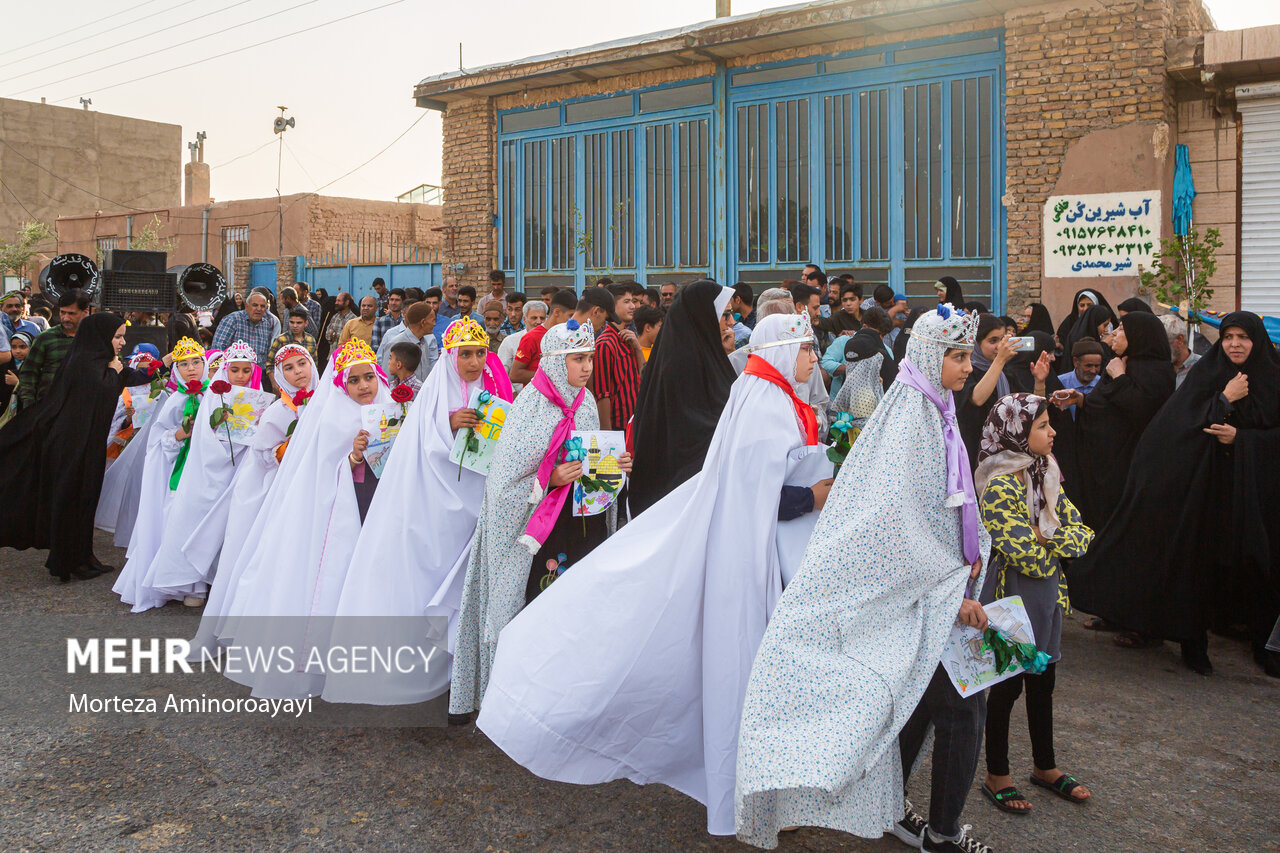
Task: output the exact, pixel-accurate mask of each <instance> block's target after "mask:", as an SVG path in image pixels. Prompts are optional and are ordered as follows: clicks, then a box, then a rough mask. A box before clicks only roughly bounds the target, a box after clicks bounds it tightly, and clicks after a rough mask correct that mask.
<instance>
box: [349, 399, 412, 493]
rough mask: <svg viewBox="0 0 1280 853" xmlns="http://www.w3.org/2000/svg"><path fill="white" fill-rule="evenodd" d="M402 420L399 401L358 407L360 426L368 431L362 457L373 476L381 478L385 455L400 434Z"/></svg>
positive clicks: (385, 460)
mask: <svg viewBox="0 0 1280 853" xmlns="http://www.w3.org/2000/svg"><path fill="white" fill-rule="evenodd" d="M403 422H404V412H403V411H402V410H401V408H400V404H399V403H388V404H387V405H385V406H383V405H378V404H377V403H375V404H373V405H369V406H361V407H360V428H361V429H363V430H364V431H365V432H367V433H369V446H368V447H367V448H365V451H364V459H365V461H366V462H368V463H369V470H371V471H372V472H373V476H375V477H378V478H379V479H381V477H382V471H383V469H385V468H386V467H387V457H388V456H390V455H391V447H392V445H394V444H395V443H396V437H397V436H399V435H400V425H401V424H402V423H403Z"/></svg>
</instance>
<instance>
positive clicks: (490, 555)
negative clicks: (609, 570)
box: [449, 324, 616, 714]
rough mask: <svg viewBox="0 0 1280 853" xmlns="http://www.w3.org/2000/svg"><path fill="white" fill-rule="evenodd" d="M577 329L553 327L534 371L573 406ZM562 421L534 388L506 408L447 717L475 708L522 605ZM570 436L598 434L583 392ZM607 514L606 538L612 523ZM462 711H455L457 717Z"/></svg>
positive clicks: (470, 573) (591, 401) (466, 594)
mask: <svg viewBox="0 0 1280 853" xmlns="http://www.w3.org/2000/svg"><path fill="white" fill-rule="evenodd" d="M581 335H582V331H581V328H579V329H578V330H576V332H575V330H570V329H569V328H568V327H567V325H565V324H561V325H559V326H553V327H552V328H551V329H550V330H548V332H547V333H546V335H544V336H543V339H542V359H541V360H540V361H539V363H538V370H539V371H540V372H542V373H545V374H546V375H547V378H548V379H550V380H551V384H552V386H554V387H555V389H556V391H557V392H559V394H560V398H561V399H562V400H563V401H564V402H565V404H566V405H570V406H571V405H573V401H574V400H575V399H576V398H577V396H578V391H579V389H578V388H575V387H573V386H572V385H570V384H569V369H568V366H567V364H566V363H565V358H566V354H567V353H566V350H569V349H576V348H577V347H578V344H576V343H575V341H576V339H577V338H578V337H580V336H581ZM563 417H564V415H563V413H562V412H561V410H560V408H559V407H558V406H556V405H555V404H554V403H552V402H551V401H550V400H548V399H547V398H546V397H545V396H544V395H543V394H542V392H540V391H539V390H538V389H537V388H534V387H527V388H525V389H524V391H522V392H521V393H520V396H519V397H518V398H517V399H516V401H515V405H514V406H512V408H511V412H510V415H509V416H508V418H507V422H506V424H505V425H504V426H503V429H502V437H501V439H499V441H498V449H497V452H496V454H495V456H494V459H493V464H492V465H491V466H490V468H489V477H488V481H487V482H486V483H485V490H484V505H483V507H482V508H481V510H480V516H479V519H478V522H477V526H476V540H475V546H474V547H473V549H472V551H471V561H470V563H469V564H468V566H467V575H466V583H465V588H464V590H463V596H462V606H461V612H460V614H459V616H458V625H457V640H456V644H455V649H454V663H453V683H452V687H451V693H450V697H449V708H450V711H451V712H452V713H458V714H464V713H468V712H470V711H472V710H475V709H476V708H478V707H479V706H480V699H481V697H483V696H484V689H485V685H486V684H487V683H488V680H489V667H490V665H491V664H492V661H493V654H494V651H495V650H496V648H497V645H498V633H499V632H500V631H502V629H503V628H505V627H506V625H507V623H508V622H510V621H511V620H512V619H513V618H514V617H515V615H516V614H517V613H519V612H520V609H521V608H522V607H524V603H525V585H526V583H527V582H528V580H529V571H530V568H531V564H532V559H531V555H530V552H529V549H528V548H527V547H526V546H525V545H524V544H523V543H522V542H521V538H522V536H523V535H524V532H525V526H526V525H527V524H528V522H529V517H530V515H532V513H533V510H534V508H535V507H536V506H537V504H538V503H539V502H540V501H541V500H542V498H543V497H544V493H543V490H542V488H541V487H540V486H539V485H538V481H537V472H538V466H539V465H541V464H542V460H543V457H544V456H545V455H546V453H547V450H548V444H549V443H550V440H551V435H552V433H553V432H554V431H555V428H556V425H557V424H559V423H560V421H561V420H562V419H563ZM574 429H575V430H598V429H600V415H599V413H598V412H597V410H596V401H595V398H594V397H592V396H591V392H590V391H586V392H585V393H584V395H583V399H582V403H581V405H579V407H578V410H577V413H576V414H575V416H574ZM614 513H615V511H614V510H612V509H611V510H610V519H609V523H610V527H609V529H610V531H612V529H613V524H614V519H615V518H616V515H615V514H614ZM459 709H461V710H459Z"/></svg>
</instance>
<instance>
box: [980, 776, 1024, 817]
mask: <svg viewBox="0 0 1280 853" xmlns="http://www.w3.org/2000/svg"><path fill="white" fill-rule="evenodd" d="M982 796H984V797H986V798H987V799H988V800H990V801H991V803H992V805H994V806H995V807H996V808H998V809H999V810H1000V811H1002V812H1008V813H1009V814H1022V815H1025V814H1031V809H1016V808H1014V807H1013V806H1011V805H1008V804H1007V801H1008V800H1021V801H1022V802H1024V803H1026V804H1027V805H1031V801H1030V800H1028V799H1027V798H1026V797H1024V796H1022V795H1021V794H1019V793H1018V789H1017V788H1015V787H1013V786H1012V785H1010V786H1009V787H1008V788H1001V789H1000V790H999V791H993V790H991V789H990V788H988V787H987V783H986V782H983V783H982Z"/></svg>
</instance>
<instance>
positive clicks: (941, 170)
mask: <svg viewBox="0 0 1280 853" xmlns="http://www.w3.org/2000/svg"><path fill="white" fill-rule="evenodd" d="M1003 55H1004V54H1003V41H1002V36H1000V35H999V34H979V35H965V36H957V37H952V38H944V39H934V40H929V41H921V42H913V43H910V44H907V45H899V46H891V47H882V48H875V49H873V50H866V51H856V52H850V53H846V54H839V55H833V56H826V57H817V58H814V57H806V58H805V59H803V60H795V61H791V62H780V63H770V64H765V65H761V66H752V67H748V68H734V69H722V70H721V71H720V72H719V73H718V74H717V75H715V76H714V77H712V78H704V79H700V80H693V81H683V82H680V83H674V84H669V85H663V86H657V87H652V88H649V89H644V90H637V91H634V92H622V93H614V94H611V95H608V96H605V97H601V98H583V99H577V100H571V101H566V102H562V103H558V104H553V105H549V106H540V107H537V108H534V109H524V110H508V111H503V112H502V113H501V114H500V115H499V127H500V128H501V130H500V132H499V149H498V150H499V155H498V194H497V202H498V218H497V226H498V238H499V247H498V256H499V259H500V262H501V264H502V266H503V267H504V268H505V269H507V270H509V271H510V272H511V273H512V275H513V276H514V278H515V281H516V283H517V286H520V287H522V288H533V287H536V286H537V285H538V284H539V283H540V282H541V283H555V284H570V283H572V284H574V285H576V286H578V287H581V286H582V285H583V284H584V283H585V282H586V281H587V280H589V279H590V278H592V277H596V276H600V275H605V274H607V275H610V276H612V277H614V278H615V279H616V278H620V277H632V276H634V277H636V278H637V279H639V280H641V281H645V282H646V283H649V284H659V283H661V282H664V281H681V280H684V281H688V280H692V279H694V278H699V277H702V276H706V275H710V276H712V277H714V278H716V279H718V280H721V281H727V282H731V281H735V280H746V281H750V282H754V283H757V284H758V285H765V284H769V283H776V282H778V281H780V280H781V279H783V278H795V277H797V274H798V272H799V270H800V267H801V266H802V265H803V264H805V263H807V262H810V261H813V262H816V263H819V264H822V265H823V266H824V267H825V268H826V269H827V271H828V272H841V271H850V272H852V273H853V275H854V276H855V277H856V278H857V279H858V280H860V281H864V282H867V283H869V284H876V283H881V282H884V283H888V284H890V285H892V286H893V288H894V289H895V290H898V291H905V292H906V293H907V295H908V296H909V297H911V298H916V299H921V300H924V299H928V298H931V297H932V294H933V288H932V283H933V281H934V280H936V279H937V278H938V277H939V276H941V275H947V274H950V275H954V276H955V277H956V278H958V279H959V280H960V281H961V283H962V285H963V286H964V290H965V293H966V295H967V296H970V297H971V298H974V299H978V300H981V301H984V302H988V303H989V304H990V305H991V307H992V308H993V309H995V308H999V307H1001V306H1002V305H1003V302H1004V267H1005V258H1004V233H1005V225H1004V214H1003V208H1002V207H1001V205H1000V202H999V200H1000V197H1001V195H1002V194H1003V185H1004V144H1003V128H1004V120H1003V98H1002V93H1003V91H1004V78H1003V75H1004V58H1003Z"/></svg>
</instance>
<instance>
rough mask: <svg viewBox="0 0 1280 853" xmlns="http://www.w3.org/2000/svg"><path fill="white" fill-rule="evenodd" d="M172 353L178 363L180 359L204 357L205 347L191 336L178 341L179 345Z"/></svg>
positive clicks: (175, 362) (174, 360) (174, 361)
mask: <svg viewBox="0 0 1280 853" xmlns="http://www.w3.org/2000/svg"><path fill="white" fill-rule="evenodd" d="M170 355H171V356H172V357H173V363H174V364H177V363H178V362H180V361H186V360H187V359H189V358H200V359H203V358H204V347H202V346H200V344H198V343H196V342H195V341H193V340H192V339H191V338H182V339H181V340H180V341H178V344H177V346H175V347H174V348H173V352H172V353H170Z"/></svg>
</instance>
